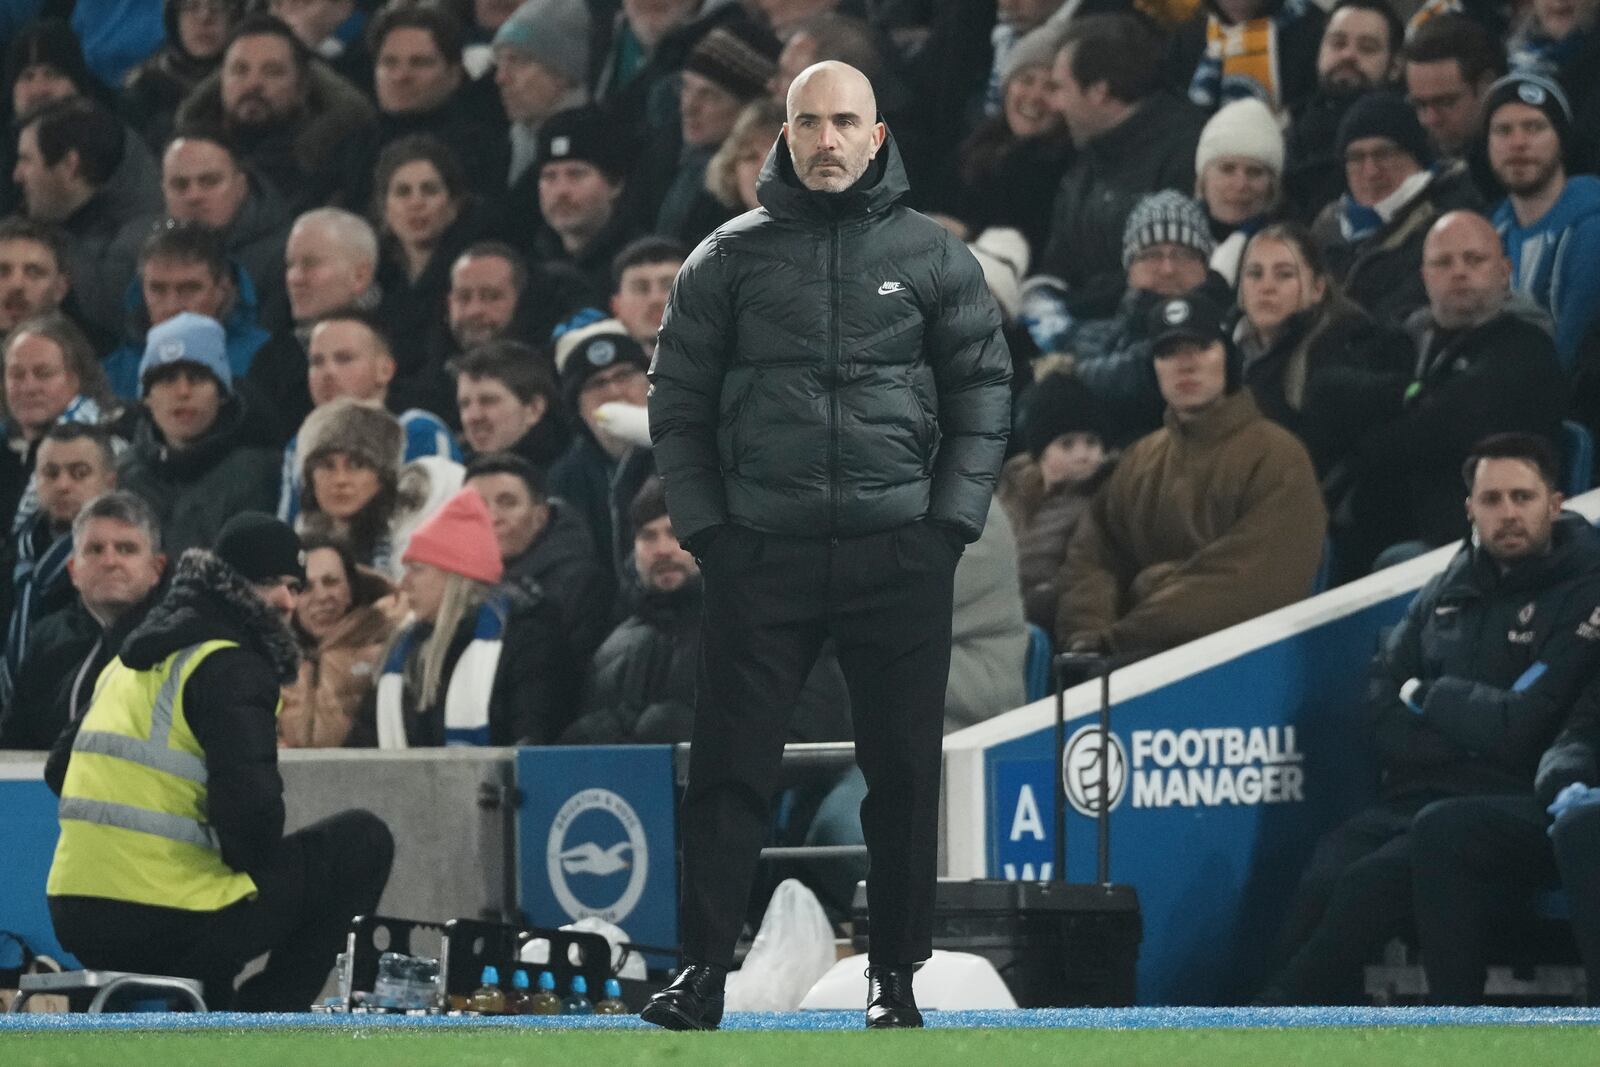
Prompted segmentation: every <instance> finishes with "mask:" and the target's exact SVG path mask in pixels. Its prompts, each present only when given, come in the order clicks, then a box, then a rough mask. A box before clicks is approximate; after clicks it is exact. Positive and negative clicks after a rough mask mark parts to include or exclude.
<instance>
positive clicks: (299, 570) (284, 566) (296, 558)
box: [212, 511, 306, 582]
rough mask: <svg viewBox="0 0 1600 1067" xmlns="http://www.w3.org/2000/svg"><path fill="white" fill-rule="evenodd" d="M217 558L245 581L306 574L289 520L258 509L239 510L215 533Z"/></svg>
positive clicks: (304, 563) (296, 539) (303, 555)
mask: <svg viewBox="0 0 1600 1067" xmlns="http://www.w3.org/2000/svg"><path fill="white" fill-rule="evenodd" d="M212 551H214V552H215V553H216V554H217V558H218V559H220V560H222V562H224V563H226V564H227V565H228V566H230V567H232V568H233V569H234V570H236V571H238V572H239V574H240V575H241V576H242V577H243V578H244V580H245V581H247V582H262V581H266V580H267V579H269V578H282V577H285V576H293V577H295V578H299V579H300V580H301V581H304V580H305V577H306V561H305V553H303V552H301V551H300V539H299V538H298V537H296V536H295V533H294V531H293V530H291V529H290V528H289V525H288V523H285V522H281V521H279V520H278V519H276V518H274V517H272V516H271V515H268V514H266V513H264V512H260V511H241V512H240V513H239V514H237V515H235V516H234V517H233V518H231V519H229V520H228V521H227V523H226V524H225V525H224V526H223V527H222V532H221V533H219V534H217V543H216V547H215V548H214V549H213V550H212Z"/></svg>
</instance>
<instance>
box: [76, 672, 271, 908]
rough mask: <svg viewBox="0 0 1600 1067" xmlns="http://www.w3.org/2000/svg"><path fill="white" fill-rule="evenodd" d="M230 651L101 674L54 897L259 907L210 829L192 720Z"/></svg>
mask: <svg viewBox="0 0 1600 1067" xmlns="http://www.w3.org/2000/svg"><path fill="white" fill-rule="evenodd" d="M235 647H237V645H236V643H235V642H232V641H205V642H202V643H200V644H198V645H190V646H189V647H188V648H182V649H179V650H178V651H177V652H174V653H173V654H172V655H170V656H168V657H167V658H166V659H165V660H163V661H162V662H161V663H160V664H159V665H158V666H155V667H152V668H151V669H149V670H146V671H136V670H133V669H132V668H130V667H128V666H126V665H125V664H124V663H123V662H122V660H121V659H120V658H119V659H115V660H112V661H111V663H110V664H109V665H108V666H107V667H106V669H105V670H104V671H103V672H102V673H101V675H100V679H99V682H98V683H97V684H96V686H95V695H94V700H93V702H92V703H91V704H90V705H89V710H88V712H87V713H86V714H85V715H84V717H83V725H82V726H81V727H80V728H79V730H78V738H77V740H76V741H75V742H74V743H73V745H72V760H71V762H70V763H68V764H67V777H66V781H65V783H64V784H63V785H62V789H61V837H60V840H58V841H57V842H56V854H55V860H54V862H52V863H51V865H50V880H49V882H48V883H47V884H46V887H45V892H46V893H48V894H49V895H50V896H81V897H102V898H105V899H109V900H122V901H129V902H132V903H135V904H153V905H156V906H159V907H165V908H181V909H183V910H185V911H217V910H219V909H221V908H225V907H227V906H228V905H229V904H232V903H234V902H235V901H238V900H241V899H243V898H244V897H249V896H254V895H255V892H256V884H255V882H253V881H251V879H250V876H249V875H247V874H243V873H241V872H239V871H236V870H234V869H233V868H231V867H229V866H228V865H227V864H225V863H223V862H222V848H221V846H220V845H219V844H218V842H217V835H216V831H214V830H213V829H212V828H211V826H210V824H209V823H208V822H207V807H206V799H207V796H206V759H205V750H204V749H202V748H201V747H200V742H199V741H197V740H195V736H194V734H193V733H192V732H191V731H190V729H189V723H188V720H187V719H185V718H184V714H183V687H184V685H185V684H187V683H188V681H189V677H190V676H191V675H192V674H194V672H195V668H197V667H199V666H200V664H201V663H202V662H203V661H204V660H205V658H206V657H207V656H209V655H210V654H211V653H213V652H215V651H217V650H218V649H220V648H235Z"/></svg>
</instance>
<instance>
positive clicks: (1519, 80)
mask: <svg viewBox="0 0 1600 1067" xmlns="http://www.w3.org/2000/svg"><path fill="white" fill-rule="evenodd" d="M1506 104H1527V105H1528V106H1529V107H1531V108H1537V109H1538V110H1540V111H1542V112H1544V114H1545V117H1546V118H1548V119H1549V120H1550V125H1551V126H1553V127H1555V131H1556V137H1557V139H1558V140H1560V142H1561V156H1562V158H1563V159H1565V158H1568V157H1569V155H1570V153H1571V151H1572V104H1571V103H1570V102H1569V101H1568V100H1567V94H1566V93H1564V92H1563V91H1562V90H1561V86H1559V85H1557V84H1556V83H1555V82H1553V81H1551V80H1550V79H1549V78H1546V77H1545V76H1544V75H1542V74H1507V75H1506V76H1505V77H1504V78H1501V79H1500V80H1499V81H1497V82H1495V83H1494V84H1493V85H1491V86H1489V91H1488V93H1486V94H1485V95H1484V98H1483V128H1484V131H1485V133H1486V134H1487V132H1488V129H1489V124H1490V123H1492V122H1493V121H1494V113H1495V112H1496V111H1498V110H1500V108H1501V107H1503V106H1504V105H1506Z"/></svg>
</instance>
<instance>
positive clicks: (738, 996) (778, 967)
mask: <svg viewBox="0 0 1600 1067" xmlns="http://www.w3.org/2000/svg"><path fill="white" fill-rule="evenodd" d="M834 957H835V952H834V949H833V924H832V923H830V922H828V916H827V914H826V913H825V912H823V910H822V905H821V904H820V903H818V901H817V897H816V894H814V893H812V892H811V890H809V889H807V888H806V887H805V886H804V885H803V884H802V883H800V882H798V881H796V880H795V879H793V878H788V879H785V880H784V881H783V882H781V883H780V884H779V885H778V888H777V889H776V890H775V891H774V892H773V894H772V902H771V903H770V904H768V905H767V913H766V914H765V915H764V916H762V917H761V929H760V930H758V931H757V932H756V940H755V944H753V945H751V946H750V954H749V955H748V956H746V957H745V958H744V966H743V967H742V968H740V969H739V970H737V971H734V972H733V973H732V974H730V975H728V986H727V1001H726V1004H727V1010H728V1011H793V1010H794V1009H795V1008H797V1007H799V1005H800V1001H801V998H803V997H804V996H805V995H806V991H807V990H808V989H810V988H811V987H812V986H813V985H814V984H816V981H817V979H818V978H821V977H822V976H823V975H824V974H826V973H827V972H828V968H829V967H832V966H833V961H834Z"/></svg>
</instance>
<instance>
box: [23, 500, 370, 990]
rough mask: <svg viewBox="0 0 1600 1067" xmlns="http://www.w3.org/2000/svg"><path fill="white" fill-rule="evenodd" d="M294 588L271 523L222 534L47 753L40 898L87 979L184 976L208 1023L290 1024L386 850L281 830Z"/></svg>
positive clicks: (359, 816)
mask: <svg viewBox="0 0 1600 1067" xmlns="http://www.w3.org/2000/svg"><path fill="white" fill-rule="evenodd" d="M304 573H305V572H304V565H303V562H302V558H301V554H300V550H299V542H298V540H297V539H296V538H295V535H294V532H293V531H292V530H290V529H289V527H288V526H286V525H284V524H283V523H281V522H279V521H278V520H277V519H274V518H271V517H269V516H266V515H261V514H258V513H245V514H242V515H238V516H236V517H235V518H233V519H232V520H230V521H229V523H228V524H227V525H226V526H225V527H224V528H223V530H222V533H221V535H220V536H219V538H218V541H217V547H216V550H215V552H210V551H206V550H203V549H191V550H190V551H188V552H186V553H184V555H183V558H182V559H181V560H180V561H179V563H178V566H177V570H176V572H175V574H174V577H173V581H172V586H171V588H170V589H169V590H168V592H167V594H166V596H165V597H164V598H163V599H162V600H161V601H160V602H159V603H158V604H157V605H156V606H155V607H154V608H152V609H151V611H150V614H149V615H148V616H147V617H146V618H145V620H144V622H143V623H142V624H141V625H140V626H139V627H138V629H136V630H135V631H134V632H133V633H132V634H130V635H129V637H128V640H127V643H126V644H125V645H124V647H123V651H122V655H121V656H119V657H118V658H117V659H115V660H113V661H112V662H111V663H110V664H109V665H108V666H107V667H106V668H105V670H104V671H103V672H102V673H101V675H100V677H99V679H98V681H97V682H96V685H95V691H94V698H93V700H92V701H91V702H90V705H89V709H88V711H87V712H86V713H85V714H84V716H83V718H82V719H80V720H79V721H78V722H77V723H75V724H74V725H73V726H72V727H70V728H69V730H68V732H67V733H66V734H64V735H63V737H62V739H61V740H60V741H59V742H58V743H57V745H56V748H55V750H54V751H53V752H52V753H51V758H50V763H49V765H48V766H47V767H46V779H47V781H48V782H49V783H50V785H51V787H52V788H53V789H55V790H56V792H57V793H59V794H60V796H61V808H60V815H61V837H60V840H59V841H58V842H57V845H56V854H55V861H54V863H53V864H52V865H51V868H50V879H49V883H48V886H47V890H46V891H47V893H48V896H49V902H50V914H51V918H52V920H53V922H54V924H55V928H56V933H57V936H58V937H59V938H60V939H61V943H62V945H63V946H64V947H66V948H67V949H68V950H69V951H71V952H72V953H73V954H74V955H76V956H77V957H78V958H79V959H80V960H81V961H82V962H83V963H84V965H85V966H87V967H92V968H98V969H104V970H122V971H141V972H145V973H154V974H170V975H181V976H184V977H192V978H199V979H201V980H202V981H204V982H205V985H206V998H207V1004H208V1006H210V1007H213V1008H226V1007H229V1006H230V1005H231V1006H232V1007H235V1008H238V1009H243V1010H270V1011H303V1010H305V1009H306V1007H307V1006H308V1005H309V1004H310V1003H311V1000H312V998H313V997H315V996H316V994H317V992H318V990H319V989H320V988H321V986H322V983H323V981H324V979H325V978H326V977H327V973H328V968H329V967H330V966H331V965H332V963H333V959H334V956H335V954H336V953H337V952H338V949H339V946H340V945H341V944H342V943H343V938H344V932H345V930H346V929H347V928H348V926H349V923H350V920H351V918H352V917H353V916H355V915H357V914H360V913H363V912H370V911H373V910H375V909H376V907H377V903H378V898H379V896H381V894H382V891H383V886H384V884H385V882H386V881H387V879H388V873H389V865H390V861H391V858H392V855H393V847H394V846H393V841H392V839H391V838H390V836H389V832H388V830H387V828H386V827H385V826H384V825H383V823H382V822H380V821H379V820H378V819H377V818H376V817H375V816H373V815H371V814H370V813H367V812H364V811H347V812H343V813H341V814H339V815H335V816H333V817H332V818H330V819H327V820H324V821H323V822H321V823H318V824H316V825H314V826H311V827H307V828H306V829H304V830H300V831H298V832H296V833H293V834H290V835H289V836H287V837H285V836H284V834H283V825H284V806H283V781H282V779H281V778H280V777H279V775H278V762H277V714H278V708H279V703H280V697H279V694H280V691H281V686H282V685H283V684H284V683H286V682H288V681H291V680H293V679H294V677H295V675H296V670H297V667H298V663H299V653H298V649H297V646H296V643H295V638H294V636H293V634H292V632H291V630H290V628H289V620H290V618H291V617H292V614H293V611H294V606H295V600H296V597H297V594H298V591H299V587H300V585H301V583H302V581H303V578H304ZM263 952H270V953H271V956H270V959H269V961H268V964H267V967H266V969H265V970H264V971H262V972H261V973H260V974H259V975H257V976H255V977H254V978H252V979H251V980H250V981H249V982H248V983H246V984H245V986H244V987H242V988H241V989H240V990H239V993H238V996H237V1000H235V997H234V993H233V979H234V977H235V976H236V975H237V974H238V972H239V970H240V969H241V968H242V967H243V966H244V964H245V963H246V962H247V961H249V960H250V959H252V958H254V957H256V956H258V955H260V954H261V953H263Z"/></svg>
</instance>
